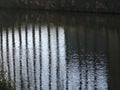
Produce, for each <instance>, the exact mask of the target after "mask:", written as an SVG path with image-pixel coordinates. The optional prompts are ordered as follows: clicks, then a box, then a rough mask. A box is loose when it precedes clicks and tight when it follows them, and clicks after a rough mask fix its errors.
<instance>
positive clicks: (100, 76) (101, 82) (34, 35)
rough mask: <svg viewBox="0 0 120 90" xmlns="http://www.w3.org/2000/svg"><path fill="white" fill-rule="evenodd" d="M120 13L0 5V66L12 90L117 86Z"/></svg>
mask: <svg viewBox="0 0 120 90" xmlns="http://www.w3.org/2000/svg"><path fill="white" fill-rule="evenodd" d="M119 19H120V16H119V15H94V14H81V13H74V14H73V13H69V12H67V13H61V12H57V13H55V12H40V11H29V12H28V11H10V10H8V11H5V10H1V13H0V64H1V68H2V67H3V68H2V69H3V70H4V71H5V72H6V75H7V76H10V78H11V81H12V82H13V84H14V85H15V88H16V90H120V86H119V80H120V78H119V76H120V70H119V68H120V61H119V60H120V26H119V24H120V21H119Z"/></svg>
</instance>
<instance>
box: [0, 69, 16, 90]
mask: <svg viewBox="0 0 120 90" xmlns="http://www.w3.org/2000/svg"><path fill="white" fill-rule="evenodd" d="M12 84H13V83H12V80H11V79H10V77H9V76H7V75H6V73H5V72H4V71H3V70H2V69H1V68H0V90H15V88H14V87H13V85H12Z"/></svg>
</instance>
